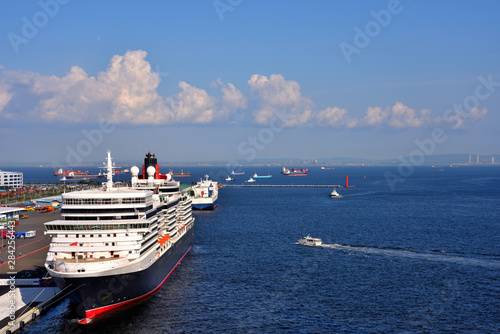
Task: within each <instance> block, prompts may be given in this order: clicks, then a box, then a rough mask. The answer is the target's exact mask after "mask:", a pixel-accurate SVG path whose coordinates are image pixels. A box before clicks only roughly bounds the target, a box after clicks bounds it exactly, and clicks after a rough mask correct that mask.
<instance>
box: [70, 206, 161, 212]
mask: <svg viewBox="0 0 500 334" xmlns="http://www.w3.org/2000/svg"><path fill="white" fill-rule="evenodd" d="M152 208H153V206H152V205H148V206H147V207H140V208H113V209H66V208H65V209H61V213H123V212H146V211H149V210H151V209H152Z"/></svg>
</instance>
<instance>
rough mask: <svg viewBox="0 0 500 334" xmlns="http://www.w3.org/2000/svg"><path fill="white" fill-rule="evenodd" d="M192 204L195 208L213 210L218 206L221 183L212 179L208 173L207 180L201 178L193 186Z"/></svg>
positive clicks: (191, 192)
mask: <svg viewBox="0 0 500 334" xmlns="http://www.w3.org/2000/svg"><path fill="white" fill-rule="evenodd" d="M190 195H191V196H192V203H193V204H192V205H193V209H195V210H212V209H214V208H215V207H216V205H217V204H216V203H217V199H218V197H219V185H218V183H217V182H215V181H210V180H209V179H208V175H205V180H203V179H202V180H201V181H200V182H198V183H197V184H196V185H194V186H193V187H191V191H190Z"/></svg>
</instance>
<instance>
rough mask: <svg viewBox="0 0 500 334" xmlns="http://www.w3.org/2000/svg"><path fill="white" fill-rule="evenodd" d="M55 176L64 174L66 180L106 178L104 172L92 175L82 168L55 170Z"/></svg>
mask: <svg viewBox="0 0 500 334" xmlns="http://www.w3.org/2000/svg"><path fill="white" fill-rule="evenodd" d="M54 176H62V177H63V178H64V180H93V179H102V178H104V175H103V174H102V173H99V174H94V175H92V174H90V173H89V171H85V172H82V171H81V170H76V171H73V170H63V169H62V168H59V170H57V171H55V172H54Z"/></svg>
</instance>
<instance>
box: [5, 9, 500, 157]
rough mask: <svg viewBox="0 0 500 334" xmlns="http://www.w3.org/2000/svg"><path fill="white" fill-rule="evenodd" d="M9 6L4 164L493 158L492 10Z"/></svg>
mask: <svg viewBox="0 0 500 334" xmlns="http://www.w3.org/2000/svg"><path fill="white" fill-rule="evenodd" d="M0 6H1V7H2V8H1V9H2V10H1V11H0V22H2V23H1V24H0V36H1V39H0V55H1V56H0V66H1V67H0V141H1V147H0V163H1V162H9V163H11V162H38V161H40V162H58V163H61V164H68V165H70V164H72V163H75V162H78V161H80V162H82V163H84V162H87V161H96V160H97V161H101V160H102V158H103V157H104V156H105V152H106V150H107V149H111V150H112V152H113V156H114V157H115V159H116V160H118V161H119V160H135V159H141V157H142V156H143V154H144V153H145V152H147V151H152V152H156V153H157V156H158V157H159V158H160V160H161V161H200V160H224V161H225V160H227V161H241V162H250V161H251V160H253V159H265V158H281V157H298V158H305V159H316V158H326V157H345V156H351V157H361V158H384V159H385V158H396V157H398V156H399V155H402V156H407V155H409V154H411V152H413V151H414V150H415V149H419V146H418V145H417V141H418V142H425V141H426V140H427V142H428V141H429V140H432V141H434V144H433V145H432V147H433V149H432V150H431V151H432V152H430V153H433V154H448V153H479V154H493V153H496V154H498V153H500V152H499V150H498V147H499V145H498V143H499V142H500V135H499V134H500V131H499V130H500V127H499V121H500V116H499V113H498V110H499V107H500V73H499V70H500V44H499V43H498V40H499V35H500V21H499V20H498V17H497V15H498V12H499V9H500V8H499V7H500V5H499V4H498V3H497V2H495V1H482V2H479V3H475V2H472V1H439V2H437V3H435V2H431V1H399V2H398V1H392V0H391V1H312V2H304V1H248V0H241V1H240V0H215V1H213V0H211V1H141V2H139V1H106V2H104V1H85V2H83V1H68V0H65V1H63V0H60V1H57V0H41V1H38V2H37V1H32V2H19V1H4V2H2V3H1V5H0ZM435 129H441V130H443V133H444V136H445V137H446V139H445V140H440V141H439V142H437V141H436V140H435V139H433V137H432V133H433V131H434V130H435ZM426 154H427V152H426Z"/></svg>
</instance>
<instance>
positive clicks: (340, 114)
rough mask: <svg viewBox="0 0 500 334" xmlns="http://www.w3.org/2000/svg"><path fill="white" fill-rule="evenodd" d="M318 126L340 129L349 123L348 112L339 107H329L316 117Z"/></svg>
mask: <svg viewBox="0 0 500 334" xmlns="http://www.w3.org/2000/svg"><path fill="white" fill-rule="evenodd" d="M315 118H316V120H317V122H318V124H320V125H324V126H326V125H329V126H335V127H340V126H342V125H345V123H346V122H347V121H348V118H347V110H345V109H341V108H338V107H333V108H331V107H329V108H326V109H324V110H321V111H320V112H318V113H317V114H316V116H315Z"/></svg>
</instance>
